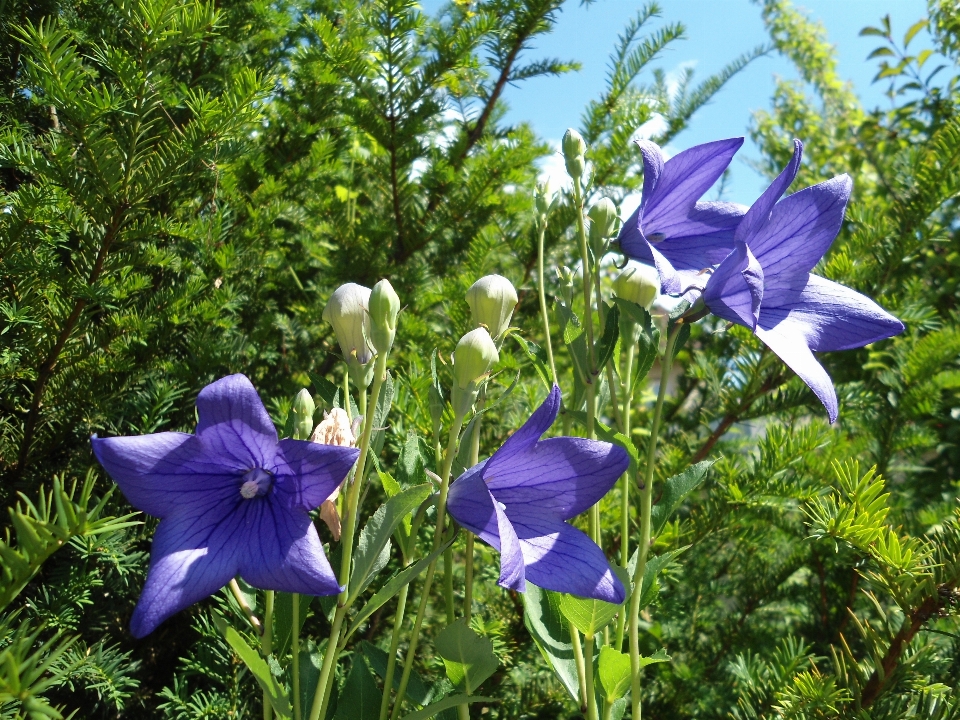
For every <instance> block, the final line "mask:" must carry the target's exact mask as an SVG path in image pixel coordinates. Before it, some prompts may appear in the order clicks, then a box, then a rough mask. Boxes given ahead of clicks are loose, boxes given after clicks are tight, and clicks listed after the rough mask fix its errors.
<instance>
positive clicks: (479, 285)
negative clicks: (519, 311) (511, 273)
mask: <svg viewBox="0 0 960 720" xmlns="http://www.w3.org/2000/svg"><path fill="white" fill-rule="evenodd" d="M467 303H468V304H469V305H470V315H471V317H472V318H473V322H474V324H475V325H484V326H486V328H487V330H489V332H490V335H492V336H493V338H494V339H495V340H496V339H500V338H501V337H502V336H503V334H504V333H505V332H506V331H507V328H509V327H510V319H511V318H512V317H513V310H514V308H515V307H516V306H517V290H516V288H514V287H513V283H511V282H510V281H509V280H507V279H506V278H505V277H503V276H502V275H485V276H484V277H482V278H480V279H479V280H477V281H476V282H475V283H474V284H473V285H471V286H470V289H469V290H467Z"/></svg>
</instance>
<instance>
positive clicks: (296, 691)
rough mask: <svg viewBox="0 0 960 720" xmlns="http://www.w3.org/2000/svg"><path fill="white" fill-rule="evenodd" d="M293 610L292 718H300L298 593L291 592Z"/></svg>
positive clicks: (298, 719)
mask: <svg viewBox="0 0 960 720" xmlns="http://www.w3.org/2000/svg"><path fill="white" fill-rule="evenodd" d="M291 597H292V598H293V612H292V620H293V622H292V624H291V626H290V632H291V633H292V634H293V638H292V640H291V645H292V646H293V718H294V720H300V718H301V717H302V714H301V710H300V595H299V594H298V593H293V595H292V596H291Z"/></svg>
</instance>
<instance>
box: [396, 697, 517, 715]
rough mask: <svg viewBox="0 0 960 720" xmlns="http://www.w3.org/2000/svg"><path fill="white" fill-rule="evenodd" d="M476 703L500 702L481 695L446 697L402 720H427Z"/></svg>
mask: <svg viewBox="0 0 960 720" xmlns="http://www.w3.org/2000/svg"><path fill="white" fill-rule="evenodd" d="M476 702H486V703H495V702H500V701H499V700H497V699H496V698H492V697H483V696H481V695H474V696H469V695H448V696H447V697H445V698H444V699H443V700H438V701H437V702H435V703H433V705H427V707H425V708H424V709H423V710H417V711H416V712H413V713H410V714H409V715H406V716H404V718H403V720H428V719H429V718H432V717H433V716H434V715H436V714H437V713H441V712H443V711H444V710H447V709H449V708H455V707H457V705H466V704H467V703H476Z"/></svg>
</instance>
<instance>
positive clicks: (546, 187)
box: [533, 180, 553, 217]
mask: <svg viewBox="0 0 960 720" xmlns="http://www.w3.org/2000/svg"><path fill="white" fill-rule="evenodd" d="M533 201H534V204H535V205H536V207H537V214H538V215H540V216H541V217H544V216H546V214H547V213H549V212H550V206H551V205H552V204H553V190H552V189H551V187H550V181H549V180H544V181H542V182H538V183H537V186H536V188H535V189H534V191H533Z"/></svg>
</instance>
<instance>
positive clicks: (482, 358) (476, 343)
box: [450, 327, 500, 418]
mask: <svg viewBox="0 0 960 720" xmlns="http://www.w3.org/2000/svg"><path fill="white" fill-rule="evenodd" d="M499 359H500V353H498V352H497V346H496V345H495V344H494V342H493V338H491V337H490V333H488V332H487V331H486V330H485V329H484V328H482V327H479V328H477V329H476V330H471V331H470V332H468V333H467V334H466V335H464V336H463V337H462V338H460V342H458V343H457V349H456V350H454V352H453V378H454V383H453V392H452V393H451V397H450V402H451V404H452V405H453V412H454V414H455V415H457V416H458V417H461V418H462V417H463V416H464V415H466V414H467V413H468V412H469V411H470V407H471V406H472V405H473V403H474V402H475V401H476V399H477V393H478V392H479V388H478V385H477V382H478V381H479V380H481V379H483V377H484V376H485V375H486V374H487V373H488V372H490V368H492V367H493V366H494V365H495V364H496V362H497V361H498V360H499Z"/></svg>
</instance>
